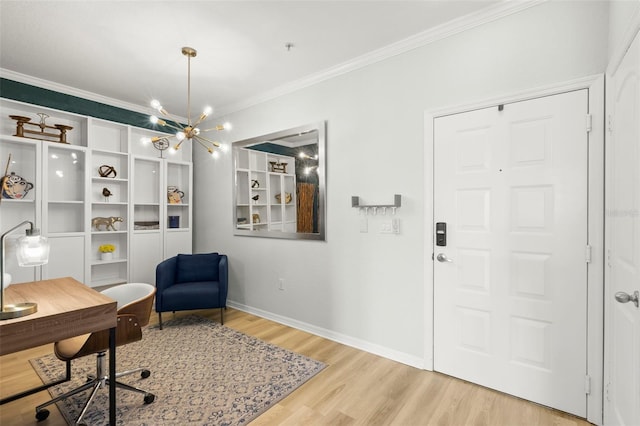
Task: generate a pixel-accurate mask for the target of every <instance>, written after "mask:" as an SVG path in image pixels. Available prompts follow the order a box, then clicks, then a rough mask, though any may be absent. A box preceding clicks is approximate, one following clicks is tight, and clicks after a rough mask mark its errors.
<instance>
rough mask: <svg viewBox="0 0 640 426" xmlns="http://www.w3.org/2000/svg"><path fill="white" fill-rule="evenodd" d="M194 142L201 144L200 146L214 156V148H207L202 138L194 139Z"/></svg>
mask: <svg viewBox="0 0 640 426" xmlns="http://www.w3.org/2000/svg"><path fill="white" fill-rule="evenodd" d="M193 140H194V141H196V142H198V143H199V144H200V145H201V146H202V147H203V148H204V149H206V150H207V151H208V152H209V154H213V148H211V147H210V146H207V144H205V143H204V142H203V141H202V140H201V138H199V137H195V138H193ZM207 142H209V141H207Z"/></svg>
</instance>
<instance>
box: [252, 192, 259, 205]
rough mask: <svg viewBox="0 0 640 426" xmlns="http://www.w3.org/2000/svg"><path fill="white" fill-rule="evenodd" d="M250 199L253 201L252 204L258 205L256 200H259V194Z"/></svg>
mask: <svg viewBox="0 0 640 426" xmlns="http://www.w3.org/2000/svg"><path fill="white" fill-rule="evenodd" d="M251 199H252V200H253V202H254V203H258V200H259V199H260V194H256V195H254V196H253V197H251Z"/></svg>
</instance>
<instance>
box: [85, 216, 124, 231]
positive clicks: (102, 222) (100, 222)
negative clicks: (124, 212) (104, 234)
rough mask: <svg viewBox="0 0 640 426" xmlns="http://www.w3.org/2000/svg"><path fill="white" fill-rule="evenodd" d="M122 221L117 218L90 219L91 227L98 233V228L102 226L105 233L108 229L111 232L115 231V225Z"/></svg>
mask: <svg viewBox="0 0 640 426" xmlns="http://www.w3.org/2000/svg"><path fill="white" fill-rule="evenodd" d="M122 221H123V219H122V218H121V217H117V216H110V217H94V218H93V219H91V227H92V228H95V230H96V231H100V226H104V230H105V231H108V230H109V228H111V230H112V231H117V229H116V227H115V224H116V223H117V222H122Z"/></svg>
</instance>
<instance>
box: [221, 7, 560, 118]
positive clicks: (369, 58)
mask: <svg viewBox="0 0 640 426" xmlns="http://www.w3.org/2000/svg"><path fill="white" fill-rule="evenodd" d="M548 1H549V0H503V1H502V2H500V3H498V4H496V5H495V6H491V7H488V8H486V9H483V10H481V11H478V12H475V13H471V14H469V15H465V16H463V17H460V18H457V19H454V20H452V21H449V22H447V23H445V24H442V25H439V26H437V27H434V28H432V29H430V30H427V31H424V32H422V33H419V34H416V35H414V36H411V37H408V38H406V39H404V40H401V41H399V42H396V43H393V44H390V45H388V46H385V47H383V48H380V49H377V50H374V51H372V52H369V53H366V54H364V55H361V56H358V57H356V58H354V59H352V60H350V61H347V62H344V63H341V64H338V65H336V66H334V67H331V68H328V69H326V70H323V71H320V72H318V73H314V74H311V75H309V76H307V77H304V78H301V79H299V80H295V81H292V82H290V83H286V84H283V85H281V86H278V87H276V88H274V89H272V90H268V91H266V92H263V93H261V94H259V95H256V96H253V97H250V98H247V99H245V100H242V101H239V102H236V103H232V104H229V105H226V106H222V107H219V108H217V111H216V115H225V114H230V113H233V112H236V111H240V110H243V109H246V108H249V107H252V106H255V105H258V104H261V103H263V102H266V101H269V100H272V99H275V98H277V97H280V96H282V95H286V94H288V93H292V92H295V91H297V90H300V89H303V88H306V87H309V86H312V85H314V84H317V83H320V82H323V81H325V80H329V79H331V78H334V77H338V76H340V75H342V74H346V73H348V72H351V71H355V70H358V69H360V68H364V67H366V66H368V65H372V64H375V63H376V62H380V61H383V60H385V59H388V58H391V57H393V56H396V55H400V54H402V53H405V52H408V51H410V50H414V49H417V48H419V47H423V46H426V45H428V44H431V43H434V42H436V41H438V40H442V39H445V38H447V37H451V36H453V35H456V34H459V33H461V32H464V31H467V30H470V29H473V28H475V27H478V26H480V25H484V24H487V23H490V22H493V21H496V20H498V19H501V18H504V17H507V16H509V15H513V14H516V13H519V12H522V11H523V10H526V9H529V8H531V7H534V6H538V5H540V4H542V3H546V2H548Z"/></svg>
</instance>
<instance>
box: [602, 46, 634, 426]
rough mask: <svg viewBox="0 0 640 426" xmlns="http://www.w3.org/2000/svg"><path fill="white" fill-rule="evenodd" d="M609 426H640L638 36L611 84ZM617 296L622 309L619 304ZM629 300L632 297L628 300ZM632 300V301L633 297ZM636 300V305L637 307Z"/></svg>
mask: <svg viewBox="0 0 640 426" xmlns="http://www.w3.org/2000/svg"><path fill="white" fill-rule="evenodd" d="M608 88H609V89H608V90H609V94H608V95H609V96H610V99H611V102H610V103H609V105H610V107H611V110H610V117H611V125H610V134H609V136H610V137H609V139H608V140H607V147H608V151H607V184H606V193H607V201H606V203H607V205H606V206H607V208H606V253H607V268H606V278H605V279H606V282H605V289H606V290H605V368H604V374H605V379H604V383H605V398H604V399H605V401H604V407H605V409H604V420H605V424H606V425H620V426H623V425H626V426H631V425H634V426H637V425H640V308H639V307H638V301H637V298H638V297H639V296H638V292H640V36H636V38H635V41H634V42H633V44H632V45H631V48H630V49H629V51H628V52H627V54H626V56H625V57H624V59H623V61H622V63H621V65H620V67H618V69H617V71H616V72H615V74H614V75H613V76H612V78H611V80H610V81H609V84H608ZM616 295H617V296H618V299H620V302H625V301H626V303H620V302H617V301H616ZM627 295H628V296H627ZM629 296H630V297H629ZM632 299H635V300H636V301H635V302H634V301H633V300H632Z"/></svg>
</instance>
